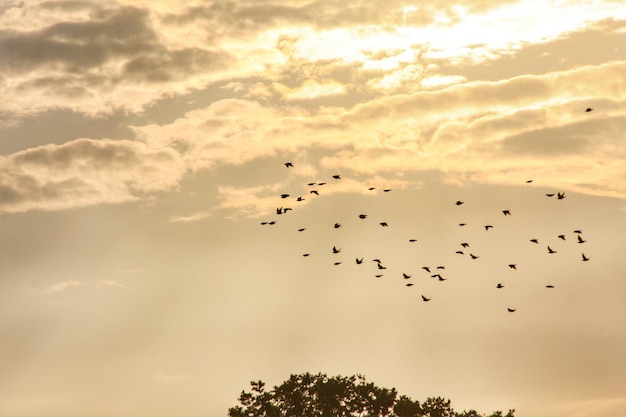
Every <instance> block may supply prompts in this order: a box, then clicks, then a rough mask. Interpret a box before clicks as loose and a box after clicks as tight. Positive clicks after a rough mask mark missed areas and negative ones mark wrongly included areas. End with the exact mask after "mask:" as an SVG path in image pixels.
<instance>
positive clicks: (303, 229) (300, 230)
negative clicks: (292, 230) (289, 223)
mask: <svg viewBox="0 0 626 417" xmlns="http://www.w3.org/2000/svg"><path fill="white" fill-rule="evenodd" d="M305 230H306V229H305V228H304V227H302V228H300V229H298V232H304V231H305Z"/></svg>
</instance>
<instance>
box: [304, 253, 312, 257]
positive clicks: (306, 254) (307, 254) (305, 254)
mask: <svg viewBox="0 0 626 417" xmlns="http://www.w3.org/2000/svg"><path fill="white" fill-rule="evenodd" d="M309 255H310V253H303V254H302V256H305V257H306V256H309Z"/></svg>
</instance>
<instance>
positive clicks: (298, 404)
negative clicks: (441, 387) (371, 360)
mask: <svg viewBox="0 0 626 417" xmlns="http://www.w3.org/2000/svg"><path fill="white" fill-rule="evenodd" d="M250 385H251V386H252V389H251V391H250V392H246V391H242V392H241V395H240V396H239V403H240V405H237V406H234V407H231V408H230V409H229V410H228V415H229V417H514V412H515V410H509V412H508V413H507V414H505V415H503V414H502V411H495V412H494V413H492V414H490V415H489V416H486V415H482V414H479V413H478V412H476V411H475V410H467V411H463V412H461V413H457V412H456V411H454V410H453V409H452V407H451V405H450V404H451V403H450V400H446V399H444V398H441V397H436V398H435V397H431V398H428V399H426V401H424V402H423V403H422V404H420V403H419V402H418V401H413V400H411V399H410V398H409V397H407V396H405V395H400V396H398V393H397V391H396V390H395V388H391V389H388V388H379V387H377V386H375V385H374V384H373V383H371V382H367V381H366V380H365V377H363V376H362V375H358V374H357V375H353V376H349V377H343V376H334V377H328V376H327V375H326V374H322V373H318V374H315V375H313V374H311V373H308V372H307V373H305V374H300V375H291V377H290V378H289V379H288V380H287V381H285V382H283V383H282V384H281V385H280V386H276V387H274V388H273V389H272V390H271V391H266V389H265V383H264V382H263V381H252V382H251V383H250Z"/></svg>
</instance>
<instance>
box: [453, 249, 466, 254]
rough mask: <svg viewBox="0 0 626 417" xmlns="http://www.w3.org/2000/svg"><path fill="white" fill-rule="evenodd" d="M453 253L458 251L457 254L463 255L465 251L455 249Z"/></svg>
mask: <svg viewBox="0 0 626 417" xmlns="http://www.w3.org/2000/svg"><path fill="white" fill-rule="evenodd" d="M454 253H458V254H459V255H465V253H464V252H463V251H462V250H458V251H456V252H454Z"/></svg>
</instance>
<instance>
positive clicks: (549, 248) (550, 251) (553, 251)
mask: <svg viewBox="0 0 626 417" xmlns="http://www.w3.org/2000/svg"><path fill="white" fill-rule="evenodd" d="M556 252H557V251H555V250H554V249H552V248H551V247H550V246H548V253H556Z"/></svg>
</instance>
